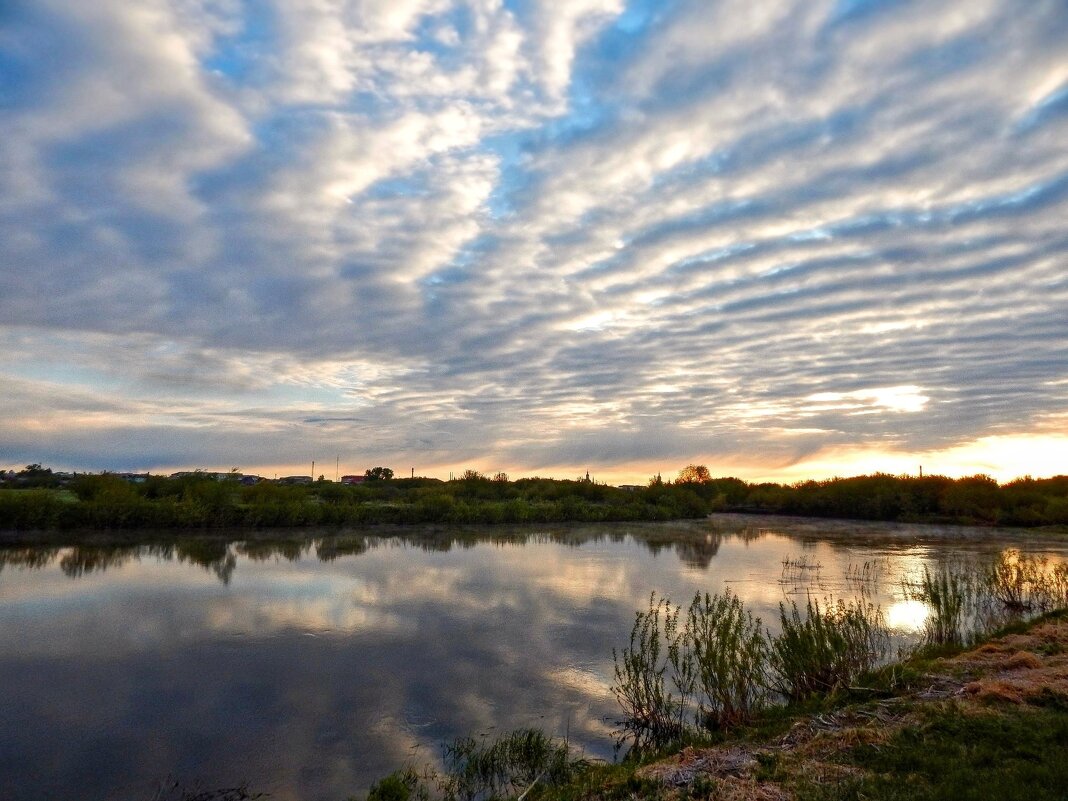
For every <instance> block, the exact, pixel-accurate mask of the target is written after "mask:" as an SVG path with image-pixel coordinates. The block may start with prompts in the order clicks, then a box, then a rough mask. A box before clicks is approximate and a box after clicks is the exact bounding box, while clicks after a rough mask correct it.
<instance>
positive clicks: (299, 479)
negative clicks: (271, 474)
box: [278, 476, 314, 484]
mask: <svg viewBox="0 0 1068 801" xmlns="http://www.w3.org/2000/svg"><path fill="white" fill-rule="evenodd" d="M278 483H279V484H313V483H314V479H312V477H311V476H282V477H281V478H280V479H278Z"/></svg>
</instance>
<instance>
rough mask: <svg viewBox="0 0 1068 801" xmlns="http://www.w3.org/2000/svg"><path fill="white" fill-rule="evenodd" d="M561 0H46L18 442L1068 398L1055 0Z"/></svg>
mask: <svg viewBox="0 0 1068 801" xmlns="http://www.w3.org/2000/svg"><path fill="white" fill-rule="evenodd" d="M565 5H566V7H564V6H561V5H560V4H552V3H540V2H534V0H530V2H518V3H509V4H503V3H499V2H495V1H494V0H478V1H477V2H476V1H475V0H472V2H453V1H452V0H409V1H407V2H402V3H379V2H371V1H370V0H368V1H367V2H355V1H354V2H342V0H307V2H302V3H299V4H294V3H277V4H269V5H263V6H260V7H257V8H255V9H253V8H250V7H248V6H246V5H244V4H239V3H231V2H212V3H209V2H195V1H194V0H186V1H185V2H177V1H175V2H165V1H164V0H155V1H154V2H149V3H142V4H139V5H137V6H136V7H134V6H130V5H129V4H122V3H114V2H101V3H95V4H93V5H92V7H89V6H78V5H72V4H70V3H65V2H60V0H54V1H53V2H47V3H36V4H33V5H29V4H19V5H16V6H15V7H13V10H12V11H10V12H8V21H7V24H6V25H5V33H4V34H2V35H0V54H2V55H0V77H5V78H11V79H12V80H5V81H4V82H3V83H4V85H5V86H6V87H10V88H6V89H5V90H4V95H3V102H2V103H0V124H2V125H3V126H4V130H5V132H10V133H9V135H7V136H5V142H4V145H3V147H2V148H0V190H2V191H0V242H2V245H0V248H2V250H0V256H2V261H0V339H2V341H3V342H4V343H5V347H4V356H3V357H0V374H2V375H3V376H4V380H5V387H7V386H10V387H12V388H13V390H12V399H11V408H12V412H11V414H10V415H8V416H7V419H6V420H5V421H4V422H3V423H2V424H0V459H8V460H15V461H19V460H25V461H41V460H54V461H56V462H57V463H62V464H64V465H69V466H79V467H88V466H96V465H97V464H99V462H100V461H101V456H100V455H99V454H100V451H102V450H103V447H102V445H101V443H102V442H103V441H104V439H103V438H104V437H105V436H106V437H107V441H108V443H109V446H108V448H109V450H110V452H111V454H112V455H111V456H110V457H108V460H109V466H114V467H116V468H117V467H120V466H123V465H127V464H128V465H129V466H133V465H134V464H136V465H144V466H153V465H160V466H162V465H167V466H172V465H173V466H180V465H181V463H183V462H189V463H196V464H207V463H209V462H218V463H219V464H232V463H241V464H243V465H253V464H258V465H262V466H264V467H270V466H274V465H280V464H287V463H292V464H301V463H303V462H304V461H305V455H304V454H309V455H308V457H307V458H308V460H309V461H310V458H314V454H316V453H319V451H323V454H321V455H320V458H326V456H327V455H334V454H337V452H338V451H340V450H346V449H351V450H353V451H357V450H359V451H360V452H359V453H355V452H354V453H353V455H352V459H353V460H354V462H356V464H354V465H353V467H356V466H358V463H359V461H362V460H363V459H364V458H365V457H366V458H370V457H372V456H373V458H374V460H377V461H378V462H381V463H389V461H390V460H403V461H405V462H408V463H412V464H430V465H433V466H435V467H434V469H440V470H446V469H448V467H449V466H450V465H455V464H457V463H467V464H470V463H471V462H472V461H477V460H479V459H482V460H485V461H486V462H494V463H502V466H508V467H511V468H514V467H521V468H522V467H528V468H531V469H535V468H537V469H542V468H546V467H552V466H556V467H558V468H561V469H570V468H569V466H580V465H581V466H585V465H587V464H590V463H591V462H593V463H596V464H600V465H602V466H604V467H605V468H611V467H612V466H613V465H615V466H623V465H638V464H641V465H643V467H642V469H644V465H645V462H646V461H647V460H648V459H651V458H654V457H655V458H658V459H663V460H664V461H665V462H666V463H668V464H672V463H675V462H678V463H685V462H686V461H690V460H692V459H701V460H703V461H709V462H710V463H715V462H716V460H717V459H718V460H720V461H721V462H722V463H725V464H726V463H737V460H738V459H739V458H742V457H745V455H746V454H759V455H760V456H759V459H757V461H758V462H759V461H760V459H763V460H764V463H765V464H766V465H768V469H769V470H771V469H778V468H776V467H775V466H776V465H780V466H781V465H783V464H787V463H803V461H804V460H805V459H809V458H812V457H813V455H814V454H817V453H820V452H821V451H822V452H830V451H831V450H834V449H840V448H843V447H847V446H850V445H853V446H857V445H858V443H863V444H864V446H865V447H869V448H874V449H876V450H877V449H880V448H882V449H884V450H886V452H891V451H893V452H899V451H900V452H903V453H923V452H932V451H939V452H941V450H943V449H952V448H955V447H962V448H963V447H965V446H966V444H967V443H973V442H977V441H979V440H981V439H983V438H984V437H991V436H1028V435H1031V434H1034V433H1035V432H1036V431H1039V430H1042V431H1048V430H1049V429H1048V421H1049V420H1051V419H1058V420H1059V419H1063V417H1062V416H1063V414H1064V413H1065V412H1066V411H1068V409H1066V407H1065V398H1064V395H1063V392H1061V391H1060V389H1061V385H1060V383H1058V382H1062V381H1063V380H1065V378H1066V377H1068V360H1066V358H1065V356H1064V352H1063V350H1064V349H1063V347H1061V344H1062V343H1063V342H1064V341H1065V339H1066V337H1068V327H1066V326H1068V323H1066V322H1065V321H1066V320H1068V313H1066V312H1068V308H1066V307H1068V287H1066V284H1065V279H1064V277H1063V270H1062V269H1061V264H1062V262H1063V259H1064V255H1065V252H1066V249H1068V237H1065V235H1064V234H1063V231H1062V229H1063V225H1062V223H1061V220H1062V219H1063V216H1064V212H1065V205H1066V202H1068V154H1066V152H1065V150H1064V148H1063V146H1062V144H1061V143H1062V142H1063V140H1064V137H1065V135H1068V116H1066V115H1065V114H1064V113H1063V111H1064V102H1063V101H1064V97H1063V96H1064V92H1065V86H1066V85H1068V84H1066V81H1068V61H1066V60H1065V57H1064V52H1063V44H1062V43H1063V41H1064V37H1065V36H1068V14H1065V12H1064V10H1063V9H1062V8H1061V7H1060V5H1059V4H1058V3H1056V2H1036V3H1033V4H1029V5H1028V7H1027V9H1025V10H1021V9H1020V8H1018V7H1017V6H1016V5H1014V4H1011V3H1008V2H1006V1H1005V0H982V2H963V0H960V1H959V2H949V3H945V4H942V5H940V6H939V7H938V8H932V7H930V6H929V5H927V4H920V3H912V2H875V3H873V2H831V0H824V1H822V2H814V3H802V2H797V0H776V2H773V3H764V4H760V5H759V6H754V5H753V4H751V3H744V2H740V1H739V2H723V3H717V4H713V5H709V4H707V3H699V2H684V1H682V0H680V2H673V3H670V4H649V3H645V2H637V1H636V0H635V1H634V2H631V3H629V4H626V3H623V2H620V1H619V0H603V1H602V0H590V2H583V3H569V4H565ZM45 52H47V53H49V54H50V57H49V58H42V57H40V56H41V54H42V53H45ZM814 399H815V400H814ZM1043 426H1047V428H1042V427H1043ZM356 442H358V443H360V445H359V446H358V448H357V446H355V445H351V444H350V443H356ZM297 451H300V452H301V454H302V455H301V456H299V458H298V457H297V456H296V453H297ZM746 458H748V457H746ZM732 460H734V462H732ZM120 461H121V462H123V465H120V464H119V462H120ZM503 463H506V464H503ZM813 465H814V466H813V468H812V469H824V467H823V466H822V465H820V464H817V463H813ZM428 469H430V468H428ZM620 469H622V468H620Z"/></svg>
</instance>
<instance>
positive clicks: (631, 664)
mask: <svg viewBox="0 0 1068 801" xmlns="http://www.w3.org/2000/svg"><path fill="white" fill-rule="evenodd" d="M679 613H680V609H679V607H673V606H672V605H671V602H670V601H669V600H668V599H666V598H661V599H660V600H657V599H656V594H655V593H654V594H653V595H650V596H649V609H648V611H645V612H640V611H639V612H636V613H635V616H634V626H633V628H632V629H631V632H630V645H629V646H628V647H626V648H623V649H622V650H621V651H619V652H617V651H616V650H615V649H614V648H613V649H612V660H613V662H614V663H615V682H614V683H613V685H612V693H613V694H614V695H615V697H616V700H617V701H618V702H619V705H620V707H622V709H623V714H624V719H623V721H621V723H622V725H623V736H624V738H626V737H627V736H630V737H633V739H634V745H635V747H638V748H640V747H642V746H643V745H661V744H664V743H667V742H670V741H671V740H672V739H674V738H675V737H677V736H678V735H679V733H680V732H681V730H682V712H683V702H682V701H681V700H680V699H679V698H678V697H676V696H675V695H674V694H672V692H671V690H669V689H668V687H667V684H666V682H665V680H664V674H665V673H666V672H667V668H668V660H667V658H666V657H665V656H664V653H663V642H664V639H663V638H666V639H667V640H668V641H669V642H675V640H676V639H677V638H678V637H679V633H678V620H679ZM680 683H682V679H681V677H680V679H679V680H678V681H676V682H675V684H676V688H678V686H679V684H680Z"/></svg>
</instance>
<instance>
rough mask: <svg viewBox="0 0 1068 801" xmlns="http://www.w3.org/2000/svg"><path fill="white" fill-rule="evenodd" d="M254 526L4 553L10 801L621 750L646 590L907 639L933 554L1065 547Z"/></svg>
mask: <svg viewBox="0 0 1068 801" xmlns="http://www.w3.org/2000/svg"><path fill="white" fill-rule="evenodd" d="M249 536H250V535H248V534H244V535H243V534H241V533H235V534H234V535H233V537H232V538H219V537H214V538H211V539H202V540H189V539H185V540H171V541H168V540H167V538H166V537H165V536H161V535H154V534H151V533H149V532H145V534H144V537H143V539H144V540H145V541H144V542H143V543H138V544H133V545H131V544H126V545H121V546H118V545H94V546H92V547H69V546H68V547H55V546H53V547H44V546H36V547H25V548H6V549H2V550H0V798H4V799H11V801H22V800H23V799H44V798H55V799H70V798H79V799H86V800H89V801H92V800H94V799H146V801H147V800H148V799H151V798H153V796H154V794H155V792H156V790H157V789H158V787H159V786H160V783H161V782H162V781H164V780H166V779H167V778H168V777H172V778H178V779H180V780H181V781H182V782H183V783H186V784H187V785H192V786H199V787H220V786H233V785H235V784H238V783H240V782H242V781H248V782H250V783H251V786H252V787H253V788H254V789H257V790H260V791H263V792H268V793H270V794H271V798H272V799H282V801H288V800H290V799H302V800H303V799H309V800H310V801H340V800H341V799H344V798H346V797H347V796H349V795H350V794H353V793H357V792H362V791H365V790H366V789H367V787H368V786H369V785H370V783H371V782H372V781H373V780H374V779H376V778H378V777H380V776H381V775H383V774H385V773H387V772H389V771H390V770H392V769H394V768H396V767H398V766H400V765H401V764H403V763H405V762H409V761H411V762H417V763H422V762H426V761H432V760H434V759H435V758H436V757H437V755H438V753H439V744H440V742H441V741H442V740H443V739H446V738H450V737H453V736H458V735H463V734H471V733H475V734H478V733H482V732H485V733H490V734H492V733H494V732H496V731H499V730H507V729H511V728H516V727H520V726H536V727H539V728H543V729H544V730H546V731H547V732H549V733H551V734H558V735H563V734H565V733H567V734H568V735H569V736H570V738H571V741H572V742H573V743H575V744H577V745H578V746H579V747H581V748H583V749H584V750H585V751H586V753H587V754H588V755H592V756H597V757H604V758H608V759H611V758H612V736H611V735H612V731H613V729H614V728H615V725H614V720H615V718H616V716H617V710H616V704H615V701H614V699H613V698H612V695H611V691H610V685H611V677H612V648H613V647H621V646H623V645H625V644H626V641H627V637H628V634H629V631H630V626H631V623H632V622H633V616H634V611H635V610H636V609H637V608H639V607H642V606H643V604H645V603H646V602H647V601H648V598H649V594H650V593H651V592H654V591H655V592H657V593H660V594H666V595H669V596H670V597H672V598H673V599H675V600H677V601H680V602H684V601H687V600H688V599H689V598H690V597H692V595H693V594H694V593H695V592H698V591H701V592H704V591H709V592H715V591H718V590H721V589H723V588H724V587H727V586H729V587H731V588H732V589H733V590H734V591H735V592H737V593H738V594H739V595H740V596H741V597H742V598H743V599H744V600H745V601H746V603H747V605H748V606H749V607H750V608H751V609H752V610H753V611H754V612H755V613H756V614H759V615H760V616H762V617H763V618H764V620H765V622H767V623H768V624H769V625H771V621H772V620H773V618H775V617H776V616H777V609H778V604H779V602H780V601H782V600H784V599H789V598H798V599H800V600H801V601H802V602H803V600H804V598H805V596H806V595H808V594H814V595H816V596H817V597H821V598H822V597H826V596H828V595H834V596H847V597H848V596H852V595H855V594H857V593H863V594H865V595H866V596H867V597H870V598H871V599H872V600H873V601H874V602H876V603H878V604H879V605H880V606H881V607H882V608H883V610H884V611H885V613H886V614H887V617H888V619H889V621H890V623H891V624H892V625H893V626H894V627H895V629H896V630H897V632H898V633H899V635H900V636H901V637H902V638H907V637H909V636H911V633H913V632H914V631H915V630H916V628H917V627H918V626H920V625H922V621H923V616H924V609H923V606H922V604H918V603H916V602H915V601H909V600H908V599H906V598H905V597H904V592H903V590H902V586H901V585H902V581H908V580H911V579H914V578H916V577H917V576H918V575H919V574H920V573H922V570H923V567H924V565H935V564H937V563H938V562H939V561H945V560H960V559H964V558H969V559H988V558H991V557H992V556H993V555H995V554H997V553H998V552H999V551H1000V550H1002V549H1003V548H1005V547H1007V546H1009V545H1014V546H1016V547H1020V548H1021V549H1022V550H1025V551H1033V552H1040V553H1047V554H1050V555H1053V556H1054V557H1055V558H1063V556H1064V555H1065V554H1066V553H1068V547H1066V543H1065V542H1064V540H1063V539H1053V538H1048V537H1047V538H1041V537H1033V536H1032V537H1028V536H1026V535H1021V534H1020V533H1019V532H1005V531H997V530H977V529H963V530H955V529H936V528H931V527H907V526H885V525H883V526H864V525H859V524H837V523H818V522H814V521H806V522H802V521H789V520H781V519H780V520H776V519H769V518H760V519H753V518H735V517H720V518H717V519H714V520H712V521H700V522H694V523H682V524H657V525H648V524H647V525H627V524H609V525H603V526H584V527H570V528H569V527H560V528H540V529H525V530H514V529H482V530H471V529H435V530H426V529H422V530H404V529H392V530H390V532H389V535H388V536H365V535H361V534H359V533H350V534H346V535H342V536H327V535H326V534H325V533H322V532H319V533H317V534H316V536H309V537H304V538H296V539H294V538H292V535H291V534H288V535H286V537H287V538H286V539H276V540H271V539H269V538H265V535H263V534H262V533H259V534H257V535H256V539H255V540H249V539H247V537H249ZM101 538H103V539H104V540H106V535H100V537H95V538H94V540H97V541H99V540H100V539H101ZM785 560H790V561H791V563H790V564H788V565H786V566H784V561H785ZM772 627H773V626H772Z"/></svg>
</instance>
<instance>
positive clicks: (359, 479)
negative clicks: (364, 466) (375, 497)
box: [341, 476, 367, 484]
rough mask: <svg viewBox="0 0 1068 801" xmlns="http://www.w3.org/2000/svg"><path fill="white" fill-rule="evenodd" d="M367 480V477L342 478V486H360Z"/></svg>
mask: <svg viewBox="0 0 1068 801" xmlns="http://www.w3.org/2000/svg"><path fill="white" fill-rule="evenodd" d="M366 480H367V476H342V477H341V483H342V484H362V483H363V482H364V481H366Z"/></svg>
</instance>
